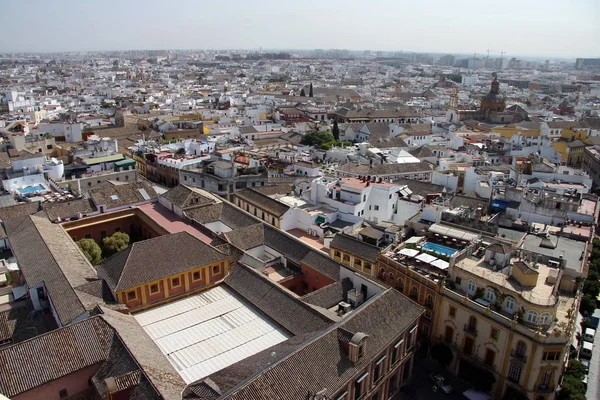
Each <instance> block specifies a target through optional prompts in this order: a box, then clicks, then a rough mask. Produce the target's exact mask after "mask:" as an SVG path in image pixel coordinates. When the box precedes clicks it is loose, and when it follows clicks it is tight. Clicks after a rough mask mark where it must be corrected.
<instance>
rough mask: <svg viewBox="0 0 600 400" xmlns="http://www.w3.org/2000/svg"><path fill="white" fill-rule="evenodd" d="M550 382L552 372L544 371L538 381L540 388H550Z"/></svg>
mask: <svg viewBox="0 0 600 400" xmlns="http://www.w3.org/2000/svg"><path fill="white" fill-rule="evenodd" d="M551 380H552V371H546V372H544V373H543V374H542V379H540V386H545V387H548V386H550V381H551Z"/></svg>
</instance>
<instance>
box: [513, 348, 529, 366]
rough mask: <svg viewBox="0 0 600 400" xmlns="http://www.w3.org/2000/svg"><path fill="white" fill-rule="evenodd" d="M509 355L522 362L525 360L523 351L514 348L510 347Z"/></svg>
mask: <svg viewBox="0 0 600 400" xmlns="http://www.w3.org/2000/svg"><path fill="white" fill-rule="evenodd" d="M510 356H511V357H513V358H516V359H517V360H519V361H521V362H523V363H526V362H527V356H526V355H525V354H523V353H520V352H518V351H517V350H515V349H512V350H511V351H510Z"/></svg>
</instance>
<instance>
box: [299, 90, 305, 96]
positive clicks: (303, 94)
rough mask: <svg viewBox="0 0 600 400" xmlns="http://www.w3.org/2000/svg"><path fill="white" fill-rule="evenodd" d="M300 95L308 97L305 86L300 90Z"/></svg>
mask: <svg viewBox="0 0 600 400" xmlns="http://www.w3.org/2000/svg"><path fill="white" fill-rule="evenodd" d="M300 96H302V97H306V93H304V88H302V90H301V91H300Z"/></svg>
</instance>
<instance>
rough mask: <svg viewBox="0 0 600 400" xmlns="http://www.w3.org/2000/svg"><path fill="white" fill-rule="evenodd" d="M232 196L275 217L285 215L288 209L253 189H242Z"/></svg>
mask: <svg viewBox="0 0 600 400" xmlns="http://www.w3.org/2000/svg"><path fill="white" fill-rule="evenodd" d="M234 196H236V197H239V198H240V199H242V200H244V201H246V202H247V203H250V204H252V205H254V206H256V207H258V208H260V209H262V210H264V211H267V212H269V213H271V214H273V215H275V216H277V217H281V216H282V215H283V214H285V213H286V212H287V211H288V210H289V209H290V207H289V206H287V205H285V204H283V203H280V202H279V201H277V200H274V199H272V198H270V197H269V196H267V195H264V194H262V193H260V192H257V191H256V190H254V189H244V190H241V191H239V192H237V193H235V194H234Z"/></svg>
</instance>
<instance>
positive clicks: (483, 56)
mask: <svg viewBox="0 0 600 400" xmlns="http://www.w3.org/2000/svg"><path fill="white" fill-rule="evenodd" d="M261 50H262V52H263V53H270V52H288V53H294V52H299V53H301V54H302V53H310V52H314V51H316V50H323V51H348V52H351V53H364V52H365V51H370V52H371V53H377V52H383V53H401V54H426V55H439V56H441V57H443V56H446V55H451V56H456V57H461V58H473V54H472V53H471V54H469V53H464V52H463V53H461V52H450V51H425V50H374V49H342V48H314V49H311V48H260V47H258V48H217V47H215V48H178V47H174V48H153V47H148V48H122V49H105V50H64V51H20V50H0V54H6V53H15V54H32V55H42V54H70V53H117V52H130V51H173V52H177V51H181V52H198V51H222V52H236V51H244V52H255V51H256V52H257V51H261ZM358 55H359V56H362V54H358ZM385 55H387V54H384V56H385ZM371 57H377V56H376V55H375V54H371ZM513 57H514V58H520V59H525V60H527V59H530V60H551V61H552V60H558V61H575V60H576V59H578V58H600V55H596V56H551V55H537V56H536V55H528V54H508V53H506V52H505V53H504V54H503V55H501V54H494V53H490V55H489V58H490V59H499V58H505V59H511V58H513ZM486 58H487V53H477V59H480V60H482V59H486Z"/></svg>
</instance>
